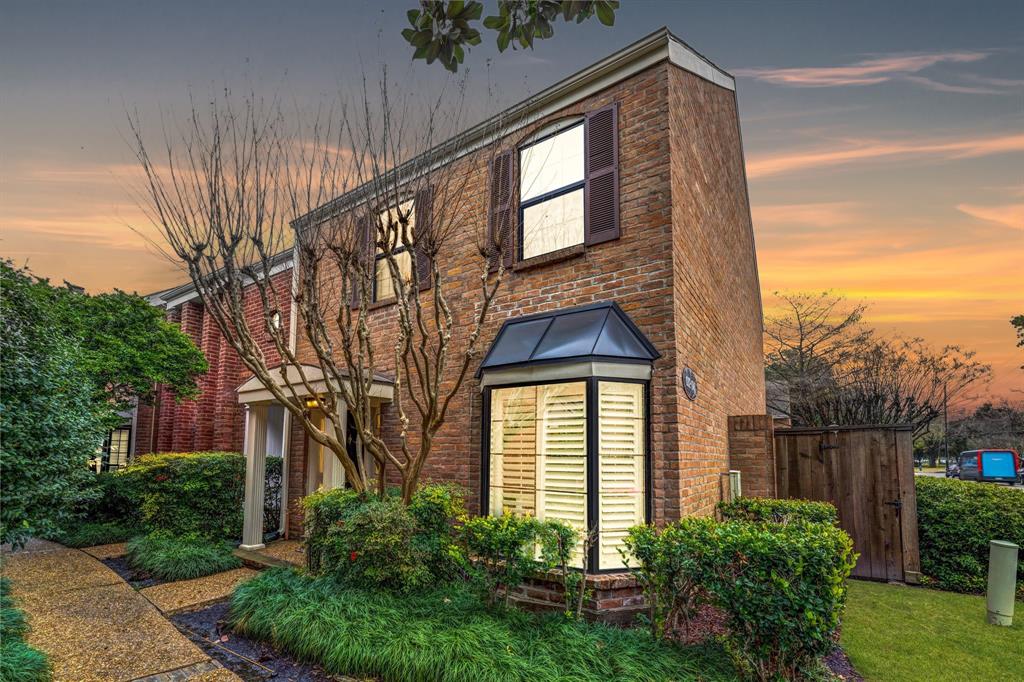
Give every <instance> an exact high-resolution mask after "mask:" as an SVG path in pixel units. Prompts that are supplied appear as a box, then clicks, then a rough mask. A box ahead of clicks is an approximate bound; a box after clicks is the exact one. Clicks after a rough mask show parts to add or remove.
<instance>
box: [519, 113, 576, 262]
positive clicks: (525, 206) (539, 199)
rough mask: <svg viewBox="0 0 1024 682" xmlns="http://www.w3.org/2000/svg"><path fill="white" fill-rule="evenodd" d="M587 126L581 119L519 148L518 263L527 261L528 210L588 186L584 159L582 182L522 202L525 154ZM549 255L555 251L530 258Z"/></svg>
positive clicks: (571, 245)
mask: <svg viewBox="0 0 1024 682" xmlns="http://www.w3.org/2000/svg"><path fill="white" fill-rule="evenodd" d="M585 124H586V119H580V120H579V122H577V123H574V124H572V125H570V126H566V127H565V128H562V129H561V130H556V131H554V132H552V133H551V134H549V135H545V136H544V137H541V138H539V139H537V140H531V141H530V142H529V143H528V144H525V145H523V146H521V147H519V149H518V150H517V152H516V153H517V155H518V158H517V159H516V162H517V164H518V167H519V177H517V178H516V184H517V185H519V187H517V188H516V189H517V191H518V194H519V197H520V200H519V202H518V203H519V214H518V216H517V219H516V253H515V259H514V260H515V261H516V262H521V261H523V260H525V259H524V258H523V239H524V234H523V233H524V232H525V230H524V227H525V226H524V225H523V216H524V214H525V212H526V209H528V208H532V207H534V206H537V205H538V204H543V203H544V202H545V201H550V200H551V199H557V198H558V197H560V196H562V195H563V194H569V193H571V192H575V191H577V190H580V189H585V188H586V186H587V173H586V158H584V170H583V179H582V180H580V181H579V182H574V183H572V184H570V185H564V186H562V187H559V188H558V189H553V190H551V191H550V192H545V193H544V194H541V195H540V196H536V197H533V198H532V199H529V200H527V201H523V200H522V195H523V192H522V168H523V163H522V160H523V152H524V151H526V150H527V149H529V148H530V147H533V146H534V145H538V144H540V143H541V142H544V141H546V140H550V139H551V138H553V137H557V136H558V135H561V134H562V133H567V132H569V131H570V130H573V129H574V128H578V127H580V126H583V125H585ZM583 147H584V148H583V153H584V157H586V144H585V143H584V145H583ZM585 203H586V198H585V197H584V204H585ZM585 233H586V219H584V235H583V236H584V240H585V239H586V234H585ZM582 244H583V240H581V241H580V242H579V244H570V245H569V246H568V247H565V248H571V247H573V246H579V245H582ZM548 253H554V251H548V252H545V253H539V254H537V255H535V256H531V257H530V258H539V257H541V256H545V255H547V254H548Z"/></svg>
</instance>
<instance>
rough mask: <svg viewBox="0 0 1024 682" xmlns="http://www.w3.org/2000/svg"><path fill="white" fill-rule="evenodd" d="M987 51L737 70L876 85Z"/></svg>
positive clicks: (789, 79)
mask: <svg viewBox="0 0 1024 682" xmlns="http://www.w3.org/2000/svg"><path fill="white" fill-rule="evenodd" d="M987 56H988V53H985V52H940V53H935V54H919V55H894V56H888V57H878V58H875V59H865V60H862V61H859V62H854V63H853V64H850V65H848V66H824V67H799V68H788V69H771V68H758V69H737V70H735V71H734V72H733V73H735V75H737V76H748V77H751V78H756V79H757V80H761V81H765V82H767V83H775V84H776V85H789V86H793V87H803V88H821V87H834V86H839V85H874V84H877V83H884V82H885V81H888V80H891V79H893V78H894V77H899V76H902V75H905V74H910V73H917V72H918V71H922V70H924V69H927V68H928V67H930V66H935V65H936V64H939V63H941V62H950V63H961V64H962V63H966V62H976V61H979V60H982V59H985V58H986V57H987Z"/></svg>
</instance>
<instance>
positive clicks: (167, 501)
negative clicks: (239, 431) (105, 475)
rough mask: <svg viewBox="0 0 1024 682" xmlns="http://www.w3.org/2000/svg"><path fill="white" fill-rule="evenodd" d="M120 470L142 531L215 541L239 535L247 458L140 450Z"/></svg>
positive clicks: (240, 533) (206, 453) (230, 454)
mask: <svg viewBox="0 0 1024 682" xmlns="http://www.w3.org/2000/svg"><path fill="white" fill-rule="evenodd" d="M118 475H119V476H124V477H125V481H126V486H127V488H126V490H127V494H128V496H129V498H130V499H131V500H132V502H133V503H134V504H135V505H136V506H137V507H138V509H139V512H140V514H141V519H142V523H143V525H144V526H145V528H146V530H149V531H167V532H169V533H171V534H173V535H187V534H191V533H196V534H199V535H203V536H205V537H208V538H213V539H218V540H220V539H236V538H239V537H241V535H242V501H243V499H244V494H245V490H244V488H245V458H244V457H243V456H242V455H240V454H238V453H234V452H179V453H164V454H156V455H143V456H142V457H139V458H138V459H136V460H135V462H133V463H132V464H131V465H130V466H129V467H128V468H127V469H125V470H124V472H122V473H120V474H118Z"/></svg>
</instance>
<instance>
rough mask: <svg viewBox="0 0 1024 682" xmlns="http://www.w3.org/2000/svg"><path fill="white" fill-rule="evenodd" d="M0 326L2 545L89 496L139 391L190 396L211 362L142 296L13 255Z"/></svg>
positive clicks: (45, 528)
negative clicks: (88, 286) (108, 438)
mask: <svg viewBox="0 0 1024 682" xmlns="http://www.w3.org/2000/svg"><path fill="white" fill-rule="evenodd" d="M0 329H2V333H0V348H2V357H3V362H2V367H0V488H2V504H0V541H2V542H5V543H6V542H13V543H16V544H20V543H21V542H23V541H24V539H25V538H26V537H27V536H29V535H31V534H48V533H51V532H53V531H54V530H55V529H57V528H59V527H60V526H61V525H62V524H63V523H64V522H66V521H67V520H68V519H70V517H71V516H72V514H73V510H74V508H75V507H76V506H77V505H78V503H79V502H82V501H84V498H85V497H86V496H87V495H88V494H89V493H88V492H86V491H85V490H84V489H83V485H84V484H85V483H86V482H87V481H88V479H89V471H88V469H87V468H86V467H87V462H88V460H89V459H90V458H91V457H92V456H93V455H94V454H95V452H96V449H97V448H98V447H99V446H100V444H101V443H102V441H103V435H104V433H105V431H106V430H108V429H109V428H111V427H113V426H115V425H117V424H118V423H119V422H120V421H121V418H120V417H119V416H118V415H117V411H118V410H119V409H123V408H124V407H125V406H126V403H127V402H128V401H129V400H130V399H131V398H132V396H133V395H138V396H141V397H142V398H143V399H145V398H146V397H147V396H149V395H150V393H151V391H152V386H153V383H154V382H155V381H161V382H166V383H167V384H168V386H169V387H170V388H171V390H172V391H175V392H177V393H178V394H179V395H182V396H189V395H192V394H193V393H194V392H195V376H196V375H197V374H198V373H199V372H201V371H205V368H206V362H205V360H204V359H203V356H202V354H201V353H200V352H199V351H198V350H197V349H196V348H195V346H194V345H193V344H192V342H191V341H190V340H189V338H188V337H187V336H185V335H184V334H182V333H181V332H180V331H179V330H178V329H177V328H176V327H174V326H172V325H169V324H167V323H166V322H164V321H163V318H162V316H161V314H160V312H159V311H158V310H156V309H154V308H153V307H152V306H150V305H149V304H148V303H147V302H146V301H145V300H144V299H142V298H140V297H138V296H132V295H129V294H125V293H122V292H117V293H114V294H103V295H100V296H88V295H86V294H84V293H82V292H80V291H79V290H75V289H72V288H70V287H53V286H50V284H49V282H47V281H46V280H44V279H39V278H36V277H33V276H32V275H31V273H29V272H28V271H27V270H25V269H18V268H15V267H14V266H13V265H12V264H11V263H10V262H9V261H0ZM135 344H138V347H135Z"/></svg>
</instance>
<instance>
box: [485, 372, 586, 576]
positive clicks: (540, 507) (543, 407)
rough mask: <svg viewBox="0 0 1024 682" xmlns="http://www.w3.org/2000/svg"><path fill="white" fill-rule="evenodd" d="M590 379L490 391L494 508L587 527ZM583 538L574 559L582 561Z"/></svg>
mask: <svg viewBox="0 0 1024 682" xmlns="http://www.w3.org/2000/svg"><path fill="white" fill-rule="evenodd" d="M586 419H587V416H586V384H585V383H583V382H575V383H570V384H550V385H544V386H526V387H519V388H501V389H494V390H493V391H492V392H491V424H490V429H491V443H490V509H489V511H490V513H492V514H501V513H503V512H515V513H518V514H530V515H533V516H536V517H537V518H539V519H558V520H561V521H564V522H566V523H568V524H570V525H572V526H574V527H576V528H577V530H579V531H580V532H581V533H583V532H585V529H586V527H587V477H586V469H587V459H586V454H587V453H586V450H587V438H586ZM582 560H583V558H582V543H581V544H580V545H578V546H577V549H576V552H575V556H574V561H575V562H576V565H578V566H582Z"/></svg>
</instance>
